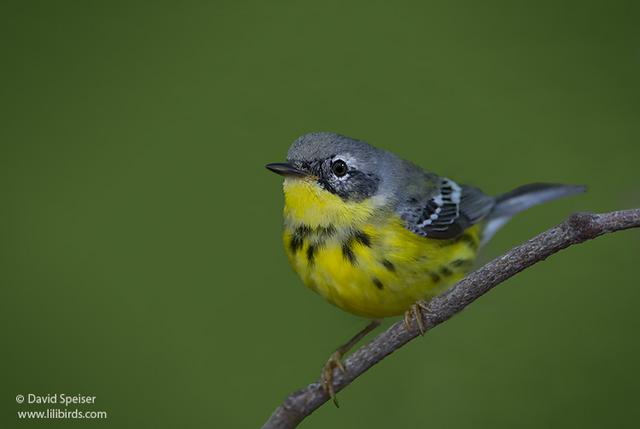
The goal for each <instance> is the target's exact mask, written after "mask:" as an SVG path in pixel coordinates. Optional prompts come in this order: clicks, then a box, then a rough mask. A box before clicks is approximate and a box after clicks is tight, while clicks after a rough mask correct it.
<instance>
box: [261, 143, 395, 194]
mask: <svg viewBox="0 0 640 429" xmlns="http://www.w3.org/2000/svg"><path fill="white" fill-rule="evenodd" d="M383 157H384V152H383V151H382V150H380V149H377V148H375V147H373V146H371V145H369V144H368V143H365V142H363V141H359V140H354V139H351V138H349V137H344V136H341V135H339V134H334V133H328V132H318V133H309V134H305V135H303V136H302V137H300V138H298V139H297V140H296V141H295V142H293V144H292V145H291V147H290V148H289V152H288V154H287V162H285V163H274V164H267V165H266V167H267V168H268V169H269V170H271V171H273V172H274V173H277V174H280V175H282V176H285V178H286V179H285V183H289V184H293V183H295V182H297V181H298V182H299V181H303V182H305V184H306V185H307V186H309V185H313V186H316V187H317V188H318V191H322V192H327V193H330V194H333V195H335V196H338V197H339V198H341V199H342V200H343V201H352V202H360V201H363V200H365V199H367V198H370V197H372V196H374V195H375V194H376V193H377V191H378V189H379V187H380V182H381V180H382V178H381V177H380V173H381V169H380V167H381V165H380V164H381V161H382V159H383ZM285 186H286V184H285Z"/></svg>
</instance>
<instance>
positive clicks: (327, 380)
mask: <svg viewBox="0 0 640 429" xmlns="http://www.w3.org/2000/svg"><path fill="white" fill-rule="evenodd" d="M380 323H381V322H380V320H372V321H371V323H369V324H368V325H367V326H365V328H364V329H363V330H362V331H360V332H358V333H357V334H355V335H354V336H353V338H351V339H350V340H349V341H347V342H346V343H345V344H343V345H341V346H340V347H338V349H337V350H336V351H335V352H333V354H332V355H331V356H329V360H327V363H325V364H324V367H323V368H322V376H321V380H322V387H323V388H324V390H325V392H327V394H328V395H329V396H330V397H331V399H332V400H333V403H334V404H335V405H336V407H338V406H339V405H338V400H337V399H336V392H335V391H334V390H333V370H334V369H336V368H340V371H342V372H343V373H344V372H345V368H344V365H343V364H342V358H343V357H344V355H345V354H346V353H347V352H348V351H349V350H351V348H352V347H353V346H354V345H356V343H357V342H358V341H360V340H361V339H363V338H364V337H365V336H366V335H367V334H368V333H369V332H371V331H373V330H374V329H376V328H377V327H378V326H380Z"/></svg>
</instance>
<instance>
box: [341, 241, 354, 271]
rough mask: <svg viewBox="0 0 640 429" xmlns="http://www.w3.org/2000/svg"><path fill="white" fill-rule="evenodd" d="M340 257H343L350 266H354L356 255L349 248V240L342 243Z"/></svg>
mask: <svg viewBox="0 0 640 429" xmlns="http://www.w3.org/2000/svg"><path fill="white" fill-rule="evenodd" d="M342 256H344V259H346V260H347V261H349V262H351V265H356V263H357V261H356V255H355V254H354V253H353V249H352V248H351V240H347V241H346V242H344V243H342Z"/></svg>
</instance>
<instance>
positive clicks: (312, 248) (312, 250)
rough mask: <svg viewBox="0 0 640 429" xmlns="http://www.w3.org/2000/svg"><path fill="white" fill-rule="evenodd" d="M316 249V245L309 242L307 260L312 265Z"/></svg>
mask: <svg viewBox="0 0 640 429" xmlns="http://www.w3.org/2000/svg"><path fill="white" fill-rule="evenodd" d="M316 249H317V248H316V246H314V245H313V244H310V245H309V247H307V261H308V262H309V265H313V262H314V259H315V256H316Z"/></svg>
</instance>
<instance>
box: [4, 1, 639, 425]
mask: <svg viewBox="0 0 640 429" xmlns="http://www.w3.org/2000/svg"><path fill="white" fill-rule="evenodd" d="M634 3H637V2H633V1H629V2H625V1H612V2H595V1H586V2H585V1H572V2H563V1H541V2H533V1H531V2H515V1H514V2H495V1H488V2H475V1H466V2H447V1H438V2H434V1H429V2H424V1H415V2H394V3H392V2H380V1H366V2H365V1H362V2H348V3H347V2H340V1H324V2H304V1H289V2H259V1H254V2H206V1H190V2H172V3H169V2H166V3H165V2H162V3H161V2H81V1H77V2H64V1H60V2H35V1H21V2H18V1H15V2H7V1H4V2H2V5H1V6H0V17H1V18H0V20H1V22H0V24H1V25H0V32H1V37H0V45H1V48H2V49H1V53H2V60H1V61H2V63H1V67H0V76H1V78H0V82H1V89H0V91H1V93H0V100H1V105H0V106H1V107H0V109H1V112H0V113H1V115H2V116H1V117H2V119H1V127H0V198H1V200H0V281H1V285H0V318H1V319H0V321H1V324H0V326H1V328H0V329H1V338H2V346H1V351H0V367H1V368H2V379H1V381H0V411H1V420H0V426H2V427H71V426H74V427H94V426H96V427H97V426H102V427H105V426H108V427H135V428H142V427H149V428H158V427H162V428H174V427H221V428H222V427H224V428H228V427H229V428H230V427H241V428H244V427H247V428H249V427H258V426H260V425H261V424H262V423H263V422H264V421H265V420H266V419H267V417H268V416H269V415H270V413H271V412H272V410H273V409H274V408H275V407H276V405H278V404H279V402H280V401H281V400H282V399H283V398H284V397H285V396H286V395H287V394H288V393H289V392H290V391H292V390H295V389H297V388H299V387H302V386H303V385H306V384H307V383H309V382H311V381H313V380H315V378H316V377H317V376H318V374H319V372H320V368H321V366H322V364H323V363H324V361H325V359H326V358H327V357H328V356H329V354H330V353H331V351H332V350H333V349H334V347H336V346H337V345H338V344H340V343H341V342H342V341H344V340H345V339H346V338H348V337H349V336H350V335H351V334H353V333H354V332H355V331H356V330H358V329H359V328H360V327H361V326H362V325H363V323H364V321H362V320H361V319H358V318H356V317H354V316H351V315H348V314H346V313H343V312H341V311H340V310H338V309H337V308H334V307H332V306H330V305H328V304H326V303H325V302H324V301H323V300H322V299H321V298H320V297H318V296H317V295H315V294H313V293H312V292H310V291H308V290H307V289H305V288H304V287H303V286H302V285H301V283H300V281H299V280H298V278H297V277H296V276H295V275H294V274H293V272H292V271H291V270H290V268H289V266H288V264H287V261H286V258H285V255H284V252H283V250H282V248H281V243H280V232H281V210H282V192H281V178H279V177H277V176H275V175H272V174H270V173H269V172H268V171H266V170H265V169H264V168H263V165H264V164H265V163H267V162H277V161H282V160H283V159H284V157H285V154H286V151H287V148H288V146H289V144H290V143H291V142H292V141H293V140H294V139H295V138H296V137H297V136H299V135H300V134H303V133H305V132H309V131H316V130H331V131H336V132H340V133H342V134H346V135H349V136H353V137H356V138H360V139H364V140H367V141H369V142H371V143H373V144H375V145H378V146H381V147H384V148H387V149H389V150H392V151H394V152H396V153H397V154H399V155H401V156H402V157H405V158H407V159H411V160H414V161H415V162H417V163H419V164H420V165H422V166H424V167H426V168H429V169H431V170H434V171H436V172H439V173H442V174H446V175H448V176H450V177H452V178H454V179H456V180H458V181H461V182H467V183H471V184H474V185H477V186H480V187H481V188H482V189H484V190H485V191H487V192H489V193H495V194H497V193H500V192H504V191H506V190H509V189H511V188H513V187H516V186H518V185H521V184H524V183H527V182H532V181H558V182H567V183H585V184H588V185H589V186H590V191H589V193H588V194H587V195H585V196H580V197H576V198H572V199H568V200H564V201H559V202H556V203H553V204H550V205H547V206H544V207H538V208H535V209H532V210H531V211H530V212H528V213H527V214H526V215H522V216H520V217H518V218H517V219H515V220H514V221H513V222H512V223H511V224H509V225H508V226H507V227H506V228H505V229H503V230H502V231H501V232H500V233H499V234H498V235H497V236H496V238H495V240H494V241H493V242H492V243H491V245H489V246H488V247H487V248H486V249H485V252H484V255H483V260H485V261H486V260H488V259H490V258H492V257H495V256H497V255H499V254H500V253H502V252H504V251H506V250H507V249H509V248H510V247H512V246H514V245H516V244H518V243H520V242H522V241H523V240H525V239H527V238H530V237H532V236H533V235H535V234H536V233H538V232H540V231H543V230H544V229H546V228H548V227H550V226H552V225H554V224H555V223H557V222H559V221H560V220H562V219H563V218H564V217H565V216H567V215H568V214H569V213H571V212H574V211H578V210H593V211H608V210H613V209H619V208H628V207H632V206H640V191H639V189H640V188H639V185H640V183H639V180H638V161H639V159H640V148H639V141H640V140H639V138H640V121H639V119H640V80H639V79H638V77H639V76H640V30H638V20H639V18H640V14H639V12H640V8H638V7H636V6H635V5H634ZM639 238H640V235H639V232H638V231H627V232H623V233H619V234H616V235H612V236H607V237H603V238H600V239H598V240H596V241H593V242H590V243H587V244H585V245H582V246H578V247H572V248H570V249H569V250H567V251H564V252H562V253H561V254H558V255H556V256H554V257H552V258H551V259H550V260H548V261H546V262H543V263H540V264H539V265H536V266H535V267H533V268H531V269H530V270H527V271H526V272H524V273H522V274H520V275H518V276H517V277H515V278H513V279H511V280H509V281H508V282H506V283H505V284H503V285H501V286H500V287H499V288H498V289H496V290H495V291H493V292H491V293H490V294H488V295H487V296H485V297H483V298H482V299H480V300H479V301H478V302H476V303H475V304H473V305H472V306H471V307H470V308H468V309H467V310H465V311H464V312H463V313H462V314H460V315H459V316H457V317H455V318H454V319H453V320H451V321H449V322H447V323H446V324H444V325H442V326H440V327H438V328H437V329H436V330H434V331H433V332H431V333H429V334H428V335H427V336H425V338H423V339H420V340H418V341H415V342H413V343H411V344H410V345H408V346H407V347H406V348H404V349H402V350H401V351H399V352H397V353H395V354H394V355H392V356H391V357H390V358H388V359H386V360H385V361H384V362H382V363H381V364H380V365H378V366H376V367H375V368H374V369H373V370H372V371H370V372H369V373H367V374H365V375H364V376H363V377H362V378H361V379H359V380H358V381H357V382H356V383H354V384H353V385H352V386H350V387H349V388H348V389H346V390H345V391H343V392H342V393H340V395H339V398H340V400H341V403H342V407H341V408H340V409H336V408H335V407H333V406H324V407H322V408H321V409H320V410H318V411H317V412H316V413H314V414H313V415H312V416H311V417H310V418H308V420H306V421H305V422H304V424H303V427H306V428H327V427H342V428H352V427H358V428H387V427H408V428H409V427H434V428H435V427H446V428H478V427H492V428H495V427H505V428H506V427H531V428H539V427H580V428H587V427H592V428H599V427H605V426H610V425H612V426H615V427H634V426H636V425H637V422H638V419H639V418H640V408H639V407H638V405H637V404H638V400H639V399H640V394H639V393H638V385H639V383H640V371H639V370H638V362H639V361H640V346H639V343H638V328H640V315H639V314H638V311H637V308H638V300H639V299H640V289H639V288H638V281H637V278H636V277H637V274H636V270H635V269H636V268H637V264H638V262H639V260H638V255H639V251H640V240H639ZM388 323H390V321H388V322H387V324H388ZM64 392H66V393H84V394H90V395H95V396H96V397H97V400H96V405H95V406H93V407H84V408H83V407H81V409H94V410H105V411H107V412H108V414H109V417H108V419H107V420H106V421H99V420H98V421H92V422H88V421H83V422H78V421H56V422H53V421H48V422H47V421H18V419H17V417H16V411H18V410H26V409H44V408H45V407H42V406H40V407H36V406H27V405H22V406H19V405H17V404H16V402H15V399H14V398H15V395H17V394H21V393H22V394H26V393H39V394H44V393H64Z"/></svg>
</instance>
